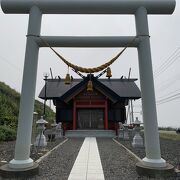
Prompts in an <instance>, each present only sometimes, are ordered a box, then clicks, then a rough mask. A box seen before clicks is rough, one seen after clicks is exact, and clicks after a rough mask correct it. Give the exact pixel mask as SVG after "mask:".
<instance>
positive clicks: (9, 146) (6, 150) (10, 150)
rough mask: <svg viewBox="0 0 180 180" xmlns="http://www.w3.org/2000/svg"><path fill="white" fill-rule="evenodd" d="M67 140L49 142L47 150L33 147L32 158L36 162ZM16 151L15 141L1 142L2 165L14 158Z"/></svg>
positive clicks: (0, 157)
mask: <svg viewBox="0 0 180 180" xmlns="http://www.w3.org/2000/svg"><path fill="white" fill-rule="evenodd" d="M64 140H65V138H59V139H57V140H56V141H52V142H48V143H47V146H46V148H39V149H37V148H35V147H34V146H32V149H31V155H30V156H31V158H32V159H33V160H34V161H36V160H37V159H39V158H40V157H41V156H42V155H44V154H45V153H46V152H47V151H49V150H51V149H52V148H54V147H55V146H57V145H58V144H59V143H61V142H62V141H64ZM14 149H15V141H8V142H0V165H1V164H2V163H1V161H7V162H9V161H10V160H12V159H13V158H14Z"/></svg>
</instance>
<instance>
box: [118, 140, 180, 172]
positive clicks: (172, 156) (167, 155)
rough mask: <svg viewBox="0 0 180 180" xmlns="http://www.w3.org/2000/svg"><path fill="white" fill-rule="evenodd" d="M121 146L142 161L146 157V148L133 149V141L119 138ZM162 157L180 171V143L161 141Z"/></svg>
mask: <svg viewBox="0 0 180 180" xmlns="http://www.w3.org/2000/svg"><path fill="white" fill-rule="evenodd" d="M116 140H118V141H119V142H120V143H121V144H123V145H124V146H126V147H127V148H128V149H129V150H131V151H132V152H134V153H135V154H136V155H137V156H138V157H140V158H141V159H142V158H144V157H145V148H133V147H132V145H131V141H123V140H120V139H119V138H117V139H116ZM160 146H161V156H162V158H164V159H165V160H166V161H167V162H168V163H170V164H172V165H173V166H174V167H175V168H177V169H180V141H173V140H167V139H162V138H161V139H160Z"/></svg>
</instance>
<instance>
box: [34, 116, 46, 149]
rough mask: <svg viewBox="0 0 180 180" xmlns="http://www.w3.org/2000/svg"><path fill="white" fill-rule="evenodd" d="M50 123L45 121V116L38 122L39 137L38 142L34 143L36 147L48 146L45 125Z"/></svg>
mask: <svg viewBox="0 0 180 180" xmlns="http://www.w3.org/2000/svg"><path fill="white" fill-rule="evenodd" d="M47 123H48V122H47V121H46V120H44V119H43V116H41V119H39V120H38V121H36V124H37V130H38V132H39V133H38V136H37V137H36V141H35V143H34V145H35V146H38V147H39V146H41V147H45V146H47V141H46V137H45V136H44V133H43V132H44V130H45V124H47Z"/></svg>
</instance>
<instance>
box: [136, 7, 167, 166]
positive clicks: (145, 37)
mask: <svg viewBox="0 0 180 180" xmlns="http://www.w3.org/2000/svg"><path fill="white" fill-rule="evenodd" d="M135 19H136V31H137V36H139V37H140V44H139V46H138V57H139V74H140V84H141V95H142V110H143V121H144V136H145V149H146V157H145V158H144V159H142V163H143V164H144V165H146V166H149V167H165V166H166V161H165V160H164V159H162V158H161V152H160V144H159V133H158V124H157V112H156V102H155V93H154V81H153V72H152V61H151V50H150V40H149V30H148V20H147V10H146V9H145V8H144V7H140V8H139V9H138V10H137V11H136V13H135Z"/></svg>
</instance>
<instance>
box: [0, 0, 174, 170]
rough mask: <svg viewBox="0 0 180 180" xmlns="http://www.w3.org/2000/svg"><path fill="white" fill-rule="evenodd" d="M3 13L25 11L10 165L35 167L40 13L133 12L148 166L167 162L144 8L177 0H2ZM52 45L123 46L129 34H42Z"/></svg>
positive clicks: (152, 10)
mask: <svg viewBox="0 0 180 180" xmlns="http://www.w3.org/2000/svg"><path fill="white" fill-rule="evenodd" d="M1 6H2V9H3V11H4V13H9V14H29V25H28V34H27V44H26V54H25V64H24V73H23V82H22V91H21V100H20V110H19V121H18V131H17V140H16V147H15V156H14V159H13V160H11V161H10V162H9V167H10V168H14V169H19V170H20V169H24V168H28V167H33V165H34V162H33V160H32V159H31V158H30V157H29V156H30V144H31V132H32V120H33V108H34V99H35V87H36V75H37V64H38V52H39V47H44V46H45V45H44V44H43V43H42V41H41V40H40V39H39V38H38V37H36V36H40V29H41V18H42V14H132V15H135V21H136V33H137V36H136V40H135V41H134V42H133V43H132V44H131V45H130V46H131V47H136V48H137V49H138V57H139V74H140V84H141V93H142V94H141V95H142V110H143V119H144V135H145V149H146V157H145V158H144V159H142V164H143V165H145V166H147V167H152V168H161V167H166V161H165V160H164V159H162V158H161V152H160V144H159V134H158V125H157V113H156V103H155V94H154V82H153V73H152V62H151V50H150V40H149V39H150V37H149V30H148V20H147V15H148V14H172V13H173V11H174V8H175V0H2V2H1ZM41 38H42V39H44V40H45V41H47V42H48V43H49V44H50V46H52V47H124V46H126V45H127V44H129V43H130V42H132V40H133V39H134V38H135V37H133V36H123V37H121V36H118V37H116V36H114V37H107V36H105V37H94V36H93V37H89V36H88V37H84V36H83V37H82V36H79V37H77V36H76V37H71V36H69V37H66V36H65V37H64V36H58V37H57V36H41Z"/></svg>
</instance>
